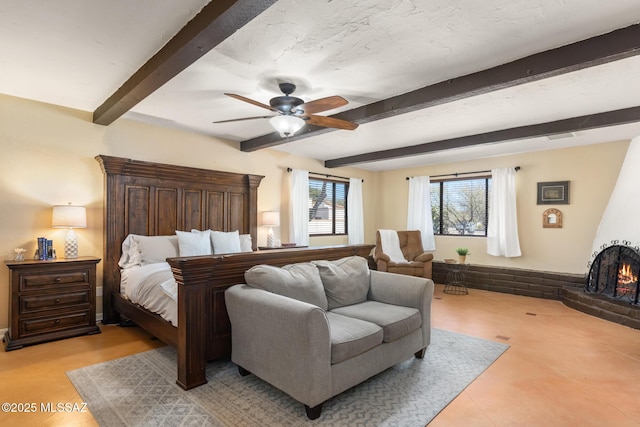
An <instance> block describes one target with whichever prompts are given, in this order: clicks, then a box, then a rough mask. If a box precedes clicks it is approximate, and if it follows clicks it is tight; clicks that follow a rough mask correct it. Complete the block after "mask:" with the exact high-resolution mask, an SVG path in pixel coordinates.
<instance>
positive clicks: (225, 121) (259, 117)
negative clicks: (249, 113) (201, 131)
mask: <svg viewBox="0 0 640 427" xmlns="http://www.w3.org/2000/svg"><path fill="white" fill-rule="evenodd" d="M271 117H273V116H257V117H245V118H243V119H231V120H220V121H217V122H211V123H231V122H241V121H243V120H254V119H270V118H271Z"/></svg>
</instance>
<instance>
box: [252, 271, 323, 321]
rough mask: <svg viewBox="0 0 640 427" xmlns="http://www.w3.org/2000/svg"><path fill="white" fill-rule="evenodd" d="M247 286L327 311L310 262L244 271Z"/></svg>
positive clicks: (316, 276)
mask: <svg viewBox="0 0 640 427" xmlns="http://www.w3.org/2000/svg"><path fill="white" fill-rule="evenodd" d="M244 279H245V281H246V282H247V285H249V286H253V287H254V288H259V289H263V290H265V291H269V292H273V293H274V294H278V295H283V296H286V297H289V298H293V299H297V300H298V301H303V302H307V303H309V304H313V305H316V306H318V307H320V308H321V309H323V310H326V309H327V297H326V296H325V294H324V288H323V287H322V280H320V275H319V274H318V269H317V268H316V266H315V265H313V264H311V263H310V262H304V263H298V264H290V265H285V266H284V267H282V268H280V267H274V266H272V265H256V266H254V267H251V268H250V269H249V270H247V271H245V273H244Z"/></svg>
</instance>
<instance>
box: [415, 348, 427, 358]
mask: <svg viewBox="0 0 640 427" xmlns="http://www.w3.org/2000/svg"><path fill="white" fill-rule="evenodd" d="M426 351H427V348H426V347H425V348H423V349H421V350H418V351H416V353H415V356H416V359H423V358H424V354H425V353H426Z"/></svg>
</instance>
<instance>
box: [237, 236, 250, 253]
mask: <svg viewBox="0 0 640 427" xmlns="http://www.w3.org/2000/svg"><path fill="white" fill-rule="evenodd" d="M251 243H252V241H251V234H241V235H240V251H241V252H253V247H252V245H251Z"/></svg>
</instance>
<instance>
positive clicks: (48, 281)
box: [4, 257, 100, 351]
mask: <svg viewBox="0 0 640 427" xmlns="http://www.w3.org/2000/svg"><path fill="white" fill-rule="evenodd" d="M99 262H100V259H99V258H94V257H79V258H74V259H59V260H53V261H35V260H33V261H31V260H27V261H5V264H7V267H9V272H10V279H9V286H10V289H9V295H10V298H11V303H10V304H9V330H8V331H7V332H6V333H5V335H4V343H5V350H6V351H10V350H17V349H19V348H22V347H23V346H25V345H31V344H38V343H42V342H46V341H53V340H58V339H62V338H70V337H74V336H78V335H86V334H99V333H100V328H99V327H98V326H97V325H96V265H97V264H98V263H99Z"/></svg>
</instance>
